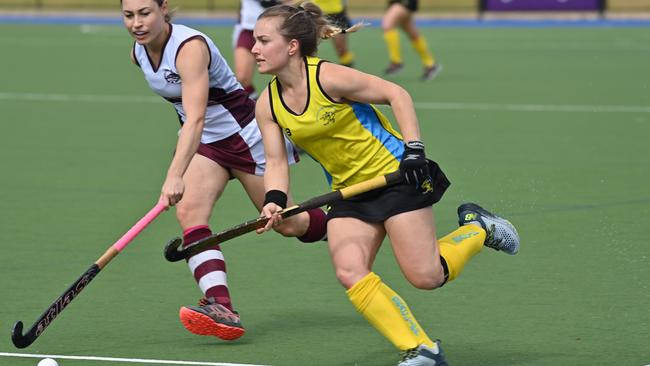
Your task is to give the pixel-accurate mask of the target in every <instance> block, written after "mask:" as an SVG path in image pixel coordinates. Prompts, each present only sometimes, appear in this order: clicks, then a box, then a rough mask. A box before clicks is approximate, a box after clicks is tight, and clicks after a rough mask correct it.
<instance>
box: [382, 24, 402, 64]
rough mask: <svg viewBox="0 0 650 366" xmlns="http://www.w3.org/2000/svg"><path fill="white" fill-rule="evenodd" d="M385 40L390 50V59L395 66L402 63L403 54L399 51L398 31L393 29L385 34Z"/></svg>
mask: <svg viewBox="0 0 650 366" xmlns="http://www.w3.org/2000/svg"><path fill="white" fill-rule="evenodd" d="M384 40H385V41H386V47H387V48H388V58H389V59H390V62H392V63H394V64H401V63H402V52H401V51H400V49H399V33H397V29H391V30H389V31H386V32H384Z"/></svg>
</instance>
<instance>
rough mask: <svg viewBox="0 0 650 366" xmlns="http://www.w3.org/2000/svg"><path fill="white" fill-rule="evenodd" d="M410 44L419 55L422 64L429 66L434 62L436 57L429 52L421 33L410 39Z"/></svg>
mask: <svg viewBox="0 0 650 366" xmlns="http://www.w3.org/2000/svg"><path fill="white" fill-rule="evenodd" d="M411 45H413V48H415V51H417V53H418V55H420V59H421V60H422V63H423V64H424V66H426V67H431V66H433V64H435V63H436V59H435V58H434V57H433V55H432V54H431V52H429V48H428V46H427V40H426V39H424V37H422V35H419V36H418V38H416V39H413V40H411Z"/></svg>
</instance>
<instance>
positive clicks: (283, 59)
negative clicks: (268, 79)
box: [251, 17, 291, 74]
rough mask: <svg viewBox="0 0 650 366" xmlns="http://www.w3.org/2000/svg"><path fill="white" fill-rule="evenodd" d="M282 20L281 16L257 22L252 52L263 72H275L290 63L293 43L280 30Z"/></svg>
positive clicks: (259, 68)
mask: <svg viewBox="0 0 650 366" xmlns="http://www.w3.org/2000/svg"><path fill="white" fill-rule="evenodd" d="M281 22H282V18H280V17H269V18H262V19H260V20H258V21H257V23H256V24H255V30H253V36H254V37H255V45H254V46H253V49H252V50H251V52H252V53H253V56H255V62H257V69H258V71H259V72H260V73H261V74H274V73H276V72H277V71H279V70H281V69H282V68H283V67H284V66H286V65H287V64H288V63H289V57H290V52H291V44H290V42H287V40H286V39H285V38H284V37H283V36H282V35H281V34H280V32H279V30H278V29H279V26H280V24H281Z"/></svg>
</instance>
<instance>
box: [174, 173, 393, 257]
mask: <svg viewBox="0 0 650 366" xmlns="http://www.w3.org/2000/svg"><path fill="white" fill-rule="evenodd" d="M401 181H402V176H401V174H400V172H399V171H396V172H393V173H390V174H386V175H382V176H380V177H375V178H372V179H369V180H366V181H363V182H360V183H357V184H353V185H351V186H349V187H345V188H342V189H340V190H336V191H332V192H329V193H326V194H324V195H321V196H318V197H314V198H312V199H309V200H307V201H305V202H302V203H300V204H298V205H294V206H291V207H287V208H285V209H284V210H282V211H280V213H281V214H282V217H283V218H287V217H290V216H293V215H296V214H299V213H301V212H304V211H307V210H311V209H312V208H316V207H321V206H324V205H327V204H330V203H332V202H335V201H338V200H342V199H346V198H350V197H353V196H356V195H359V194H361V193H365V192H368V191H371V190H373V189H377V188H382V187H386V186H391V185H394V184H397V183H400V182H401ZM268 221H269V218H268V217H258V218H256V219H253V220H249V221H246V222H244V223H242V224H239V225H237V226H233V227H231V228H229V229H226V230H223V231H220V232H218V233H215V234H212V235H211V236H208V237H207V238H203V239H201V240H199V241H197V242H195V243H191V244H190V245H188V246H187V247H186V248H183V239H181V238H178V237H176V238H174V239H172V240H170V241H169V243H167V245H166V246H165V259H167V260H168V261H170V262H178V261H180V260H181V259H185V258H188V257H190V256H192V255H194V254H196V253H198V252H201V251H203V250H205V248H206V247H209V246H212V245H215V244H219V243H223V242H225V241H227V240H230V239H232V238H236V237H238V236H240V235H243V234H246V233H248V232H251V231H253V230H257V229H259V228H261V227H264V225H266V223H267V222H268Z"/></svg>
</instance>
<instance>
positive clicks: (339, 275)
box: [336, 268, 367, 290]
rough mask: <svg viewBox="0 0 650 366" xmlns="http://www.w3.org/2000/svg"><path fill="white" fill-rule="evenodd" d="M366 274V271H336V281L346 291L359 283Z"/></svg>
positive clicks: (342, 269) (340, 269) (341, 269)
mask: <svg viewBox="0 0 650 366" xmlns="http://www.w3.org/2000/svg"><path fill="white" fill-rule="evenodd" d="M366 274H367V271H364V272H361V271H356V270H353V269H347V268H337V269H336V279H337V280H338V281H339V283H340V284H341V285H343V287H345V289H346V290H349V289H350V288H352V286H354V284H355V283H357V282H359V281H361V279H363V277H365V275H366Z"/></svg>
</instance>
